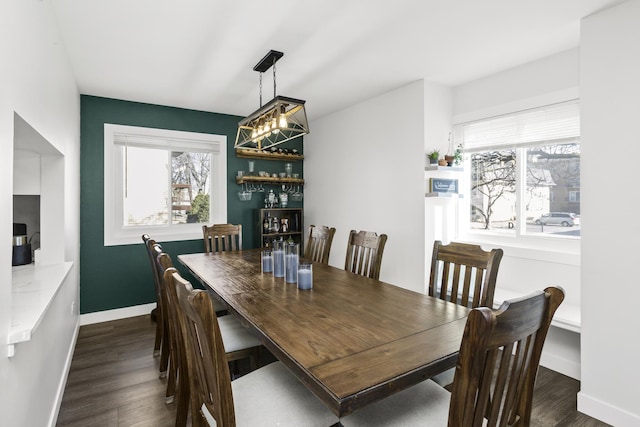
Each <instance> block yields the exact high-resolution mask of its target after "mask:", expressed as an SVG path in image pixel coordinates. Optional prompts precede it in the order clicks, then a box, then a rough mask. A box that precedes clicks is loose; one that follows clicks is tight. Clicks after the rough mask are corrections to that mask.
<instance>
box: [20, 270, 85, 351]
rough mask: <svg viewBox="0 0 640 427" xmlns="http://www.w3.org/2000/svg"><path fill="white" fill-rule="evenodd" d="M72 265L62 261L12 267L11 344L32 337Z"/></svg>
mask: <svg viewBox="0 0 640 427" xmlns="http://www.w3.org/2000/svg"><path fill="white" fill-rule="evenodd" d="M72 265H73V263H72V262H63V263H60V264H50V265H41V264H39V265H35V264H28V265H21V266H17V267H11V269H12V280H11V285H12V295H11V330H10V331H9V337H8V341H9V342H8V344H10V345H12V344H16V343H19V342H23V341H28V340H30V339H31V335H32V334H33V331H35V329H36V328H37V327H38V325H39V324H40V322H41V321H42V318H43V317H44V313H45V312H46V311H47V309H48V308H49V305H50V304H51V302H52V301H53V299H54V298H55V296H56V293H57V292H58V289H60V285H62V282H64V279H65V278H66V277H67V274H69V271H70V270H71V266H72Z"/></svg>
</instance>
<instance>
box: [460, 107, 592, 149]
mask: <svg viewBox="0 0 640 427" xmlns="http://www.w3.org/2000/svg"><path fill="white" fill-rule="evenodd" d="M579 138H580V109H579V104H578V100H573V101H567V102H563V103H559V104H553V105H549V106H545V107H540V108H535V109H531V110H525V111H519V112H516V113H510V114H506V115H503V116H497V117H492V118H488V119H483V120H478V121H473V122H469V123H461V124H458V125H456V126H454V143H455V144H456V146H457V145H458V144H462V146H463V147H464V151H465V152H471V151H477V150H480V149H482V150H487V149H500V148H504V147H517V146H524V145H546V144H549V143H560V142H570V141H572V140H576V139H579Z"/></svg>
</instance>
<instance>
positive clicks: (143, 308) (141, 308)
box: [80, 302, 156, 326]
mask: <svg viewBox="0 0 640 427" xmlns="http://www.w3.org/2000/svg"><path fill="white" fill-rule="evenodd" d="M154 308H156V303H155V302H153V303H150V304H142V305H135V306H133V307H124V308H116V309H113V310H104V311H97V312H95V313H87V314H81V315H80V326H84V325H92V324H94V323H102V322H109V321H111V320H119V319H126V318H128V317H136V316H143V315H145V314H149V313H150V312H151V310H153V309H154Z"/></svg>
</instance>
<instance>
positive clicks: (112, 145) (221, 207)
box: [103, 123, 227, 246]
mask: <svg viewBox="0 0 640 427" xmlns="http://www.w3.org/2000/svg"><path fill="white" fill-rule="evenodd" d="M121 138H124V139H127V140H132V141H137V142H138V144H142V145H144V144H150V145H151V146H153V148H156V149H157V148H160V149H163V150H166V151H198V152H208V153H210V154H211V168H210V170H211V176H210V183H211V185H210V194H209V197H210V200H211V204H210V206H211V210H210V212H209V221H208V222H209V223H211V224H212V223H226V222H227V136H226V135H216V134H206V133H197V132H186V131H176V130H168V129H158V128H146V127H139V126H127V125H117V124H111V123H105V124H104V207H103V211H104V245H105V246H118V245H128V244H134V243H140V242H141V241H142V240H141V236H142V234H148V235H149V236H151V237H152V238H153V239H155V240H156V241H163V242H167V241H182V240H196V239H202V223H192V224H166V225H165V224H163V225H140V226H124V218H123V197H124V194H123V187H124V185H123V173H122V155H123V145H122V144H121V143H119V142H117V140H120V139H121ZM150 148H151V147H150ZM169 214H171V212H169Z"/></svg>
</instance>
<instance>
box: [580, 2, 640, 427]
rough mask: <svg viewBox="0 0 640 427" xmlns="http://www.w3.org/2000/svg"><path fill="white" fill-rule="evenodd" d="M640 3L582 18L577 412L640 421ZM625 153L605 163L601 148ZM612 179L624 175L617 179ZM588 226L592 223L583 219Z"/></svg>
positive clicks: (612, 420)
mask: <svg viewBox="0 0 640 427" xmlns="http://www.w3.org/2000/svg"><path fill="white" fill-rule="evenodd" d="M639 22H640V1H637V0H633V1H627V2H625V3H623V4H622V5H620V6H617V7H615V8H611V9H609V10H606V11H604V12H601V13H598V14H595V15H592V16H590V17H588V18H586V19H584V20H583V22H582V47H581V82H580V84H581V89H580V90H581V95H582V96H581V98H582V106H581V116H582V141H583V150H582V173H581V175H582V188H583V191H582V194H581V196H582V199H581V203H582V206H583V213H582V218H583V221H584V224H585V227H584V229H583V234H582V325H583V328H582V384H581V391H580V394H579V395H578V410H579V411H581V412H585V413H587V414H589V415H591V416H594V417H596V418H599V419H601V420H603V421H605V422H607V423H609V424H611V425H615V426H619V427H623V426H638V425H640V405H639V402H640V391H639V389H638V383H640V371H639V370H638V367H637V361H638V354H640V342H639V341H638V326H639V325H640V321H639V320H638V314H637V313H638V301H640V287H639V286H638V279H637V277H636V274H635V271H636V269H635V266H636V263H637V262H638V255H639V251H638V240H640V230H638V227H636V226H634V222H635V220H634V219H631V221H630V222H629V221H612V217H611V212H612V209H613V208H615V210H616V211H617V212H624V213H625V215H629V216H630V218H634V217H635V213H636V212H637V209H636V208H635V205H636V204H637V199H638V193H639V192H638V186H637V182H638V178H637V169H636V168H637V160H638V158H640V144H639V143H638V134H637V132H636V131H635V124H636V123H637V121H638V117H640V104H639V102H638V100H639V99H640V80H639V79H638V76H639V75H640V55H638V40H640V26H639V25H638V23H639ZM603 150H604V151H605V152H606V153H607V154H611V155H612V156H613V154H614V153H620V155H621V157H620V161H619V162H617V163H616V164H615V165H614V166H613V167H607V164H606V162H603V161H602V151H603ZM612 183H622V184H621V185H616V184H614V185H612ZM587 224H592V226H589V227H587V226H586V225H587Z"/></svg>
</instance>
